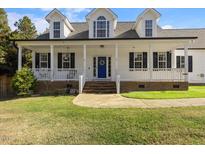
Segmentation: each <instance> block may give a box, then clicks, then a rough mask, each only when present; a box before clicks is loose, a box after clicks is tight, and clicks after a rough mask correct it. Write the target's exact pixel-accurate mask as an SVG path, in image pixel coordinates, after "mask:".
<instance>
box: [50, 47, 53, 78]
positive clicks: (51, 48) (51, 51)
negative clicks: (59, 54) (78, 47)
mask: <svg viewBox="0 0 205 154" xmlns="http://www.w3.org/2000/svg"><path fill="white" fill-rule="evenodd" d="M53 48H54V46H53V45H50V53H51V81H53V79H54V50H53Z"/></svg>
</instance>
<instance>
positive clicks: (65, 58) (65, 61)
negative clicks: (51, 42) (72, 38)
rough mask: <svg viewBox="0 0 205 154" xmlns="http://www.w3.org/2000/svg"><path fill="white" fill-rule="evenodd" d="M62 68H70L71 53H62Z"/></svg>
mask: <svg viewBox="0 0 205 154" xmlns="http://www.w3.org/2000/svg"><path fill="white" fill-rule="evenodd" d="M62 68H71V54H70V53H62Z"/></svg>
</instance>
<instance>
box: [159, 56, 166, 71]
mask: <svg viewBox="0 0 205 154" xmlns="http://www.w3.org/2000/svg"><path fill="white" fill-rule="evenodd" d="M158 66H159V68H167V53H166V52H158Z"/></svg>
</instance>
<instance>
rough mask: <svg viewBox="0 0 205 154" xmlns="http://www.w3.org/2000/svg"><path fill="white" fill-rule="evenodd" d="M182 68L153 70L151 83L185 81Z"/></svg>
mask: <svg viewBox="0 0 205 154" xmlns="http://www.w3.org/2000/svg"><path fill="white" fill-rule="evenodd" d="M184 73H185V69H183V68H153V70H152V80H153V81H158V80H159V81H185V75H184Z"/></svg>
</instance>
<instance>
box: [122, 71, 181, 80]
mask: <svg viewBox="0 0 205 154" xmlns="http://www.w3.org/2000/svg"><path fill="white" fill-rule="evenodd" d="M119 73H120V75H121V77H120V78H121V80H125V81H153V82H154V81H158V82H159V81H167V82H168V81H170V82H174V81H176V82H181V81H185V69H184V68H153V69H148V68H146V69H144V68H139V69H130V71H129V72H125V71H120V72H119Z"/></svg>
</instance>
